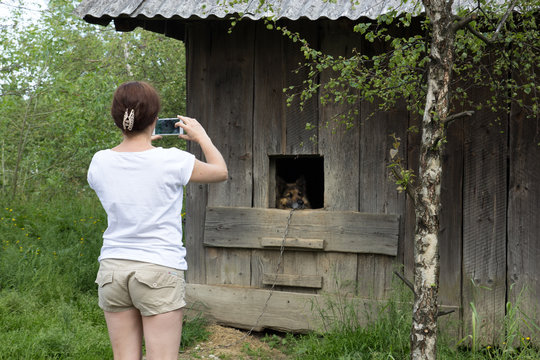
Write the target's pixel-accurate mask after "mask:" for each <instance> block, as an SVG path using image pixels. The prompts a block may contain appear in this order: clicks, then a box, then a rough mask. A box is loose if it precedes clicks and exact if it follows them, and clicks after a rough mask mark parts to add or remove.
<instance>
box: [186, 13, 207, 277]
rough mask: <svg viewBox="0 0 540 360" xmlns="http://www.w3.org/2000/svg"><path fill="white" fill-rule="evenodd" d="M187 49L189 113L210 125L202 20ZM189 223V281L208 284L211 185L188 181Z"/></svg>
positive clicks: (192, 28)
mask: <svg viewBox="0 0 540 360" xmlns="http://www.w3.org/2000/svg"><path fill="white" fill-rule="evenodd" d="M186 39H187V43H186V51H187V56H186V58H187V66H186V67H187V71H186V73H187V105H186V106H187V115H188V116H191V117H195V118H197V119H198V120H199V122H201V124H202V125H203V126H205V127H207V126H208V120H209V113H208V111H207V109H208V107H207V106H206V102H205V101H204V99H205V98H206V96H205V95H204V94H205V93H206V91H207V87H206V85H207V81H208V64H207V59H208V58H207V56H208V54H209V52H210V44H211V42H210V39H211V37H210V31H209V27H208V26H206V25H205V24H203V23H202V22H193V23H190V24H189V25H187V26H186ZM188 151H189V152H191V153H193V154H195V156H196V157H197V158H198V159H202V151H201V148H200V147H199V146H198V145H196V144H193V143H191V142H188ZM185 198H186V226H185V234H184V242H185V247H186V251H187V256H186V261H187V263H188V271H187V272H186V281H187V282H190V283H196V284H205V283H206V265H205V253H204V247H203V245H202V240H203V237H204V221H205V211H206V203H207V201H208V186H207V185H202V184H188V186H186V196H185Z"/></svg>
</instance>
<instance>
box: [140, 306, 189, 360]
mask: <svg viewBox="0 0 540 360" xmlns="http://www.w3.org/2000/svg"><path fill="white" fill-rule="evenodd" d="M183 316H184V312H183V310H182V309H178V310H174V311H170V312H167V313H164V314H159V315H153V316H143V318H142V322H143V328H144V343H145V345H146V358H147V360H176V359H178V350H179V348H180V338H181V337H182V319H183Z"/></svg>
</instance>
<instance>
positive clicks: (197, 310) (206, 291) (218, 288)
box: [185, 284, 459, 333]
mask: <svg viewBox="0 0 540 360" xmlns="http://www.w3.org/2000/svg"><path fill="white" fill-rule="evenodd" d="M328 300H329V295H328V294H325V295H317V294H305V293H293V292H287V291H271V290H262V289H255V288H250V287H241V286H232V285H202V284H186V301H187V303H188V307H186V310H185V313H186V316H187V317H190V316H195V315H197V314H202V315H203V316H204V317H205V318H207V319H208V320H209V321H211V322H216V323H219V324H225V325H227V326H233V327H237V328H240V329H252V328H253V330H255V331H262V330H263V329H265V328H266V329H275V330H280V331H288V332H295V333H306V332H309V331H323V323H322V319H321V317H320V313H323V312H324V311H327V310H328V306H332V305H331V304H329V302H328ZM344 300H346V301H347V304H354V306H356V308H357V309H360V310H359V311H358V312H357V316H358V321H359V323H360V324H361V325H366V324H367V323H368V319H371V320H373V319H375V317H376V315H377V312H378V311H379V310H380V309H381V308H382V306H384V305H385V304H386V302H385V301H384V300H380V301H379V300H371V299H362V298H357V297H354V298H353V297H346V299H345V298H343V295H342V296H341V301H344ZM239 304H241V306H239ZM402 305H403V306H407V307H410V306H411V304H402ZM440 308H441V309H443V310H450V309H453V310H459V308H458V307H451V306H441V307H440ZM458 312H459V311H458ZM450 317H451V320H452V321H454V322H455V323H457V318H456V317H455V316H453V314H452V315H450V316H449V317H448V318H450ZM445 318H446V317H445ZM325 320H328V319H325ZM327 325H328V324H327Z"/></svg>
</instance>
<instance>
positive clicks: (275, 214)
mask: <svg viewBox="0 0 540 360" xmlns="http://www.w3.org/2000/svg"><path fill="white" fill-rule="evenodd" d="M288 215H289V211H288V210H279V209H262V208H242V207H209V208H207V211H206V222H205V233H204V242H203V243H204V245H205V246H213V247H232V248H248V249H263V248H264V246H263V245H262V243H263V242H262V239H266V238H282V237H283V235H284V233H285V228H286V225H287V218H288ZM398 234H399V216H397V215H388V214H367V213H359V212H354V211H324V210H299V211H295V212H294V213H293V215H292V217H291V221H290V225H289V229H288V235H287V238H290V239H299V243H309V242H310V241H313V240H314V239H318V240H323V241H324V251H328V252H346V253H368V254H383V255H391V256H396V254H397V244H398Z"/></svg>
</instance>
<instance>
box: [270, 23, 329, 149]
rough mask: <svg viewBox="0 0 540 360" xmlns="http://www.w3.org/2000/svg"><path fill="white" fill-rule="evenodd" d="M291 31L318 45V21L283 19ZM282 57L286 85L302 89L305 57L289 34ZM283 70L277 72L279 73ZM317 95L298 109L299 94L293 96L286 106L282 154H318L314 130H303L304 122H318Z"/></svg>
mask: <svg viewBox="0 0 540 360" xmlns="http://www.w3.org/2000/svg"><path fill="white" fill-rule="evenodd" d="M283 23H284V24H285V25H286V26H287V27H288V28H289V29H291V30H292V31H295V32H298V33H300V35H301V36H302V37H304V38H305V39H306V40H307V41H308V42H309V43H310V44H315V46H316V44H317V42H318V35H317V33H318V31H317V23H316V22H313V21H305V20H298V21H294V22H291V21H284V22H283ZM283 57H284V62H285V73H284V74H283V75H284V76H285V87H289V86H296V87H297V89H296V90H295V93H299V92H301V90H302V88H303V84H302V82H303V80H305V79H307V75H308V74H307V69H306V68H305V67H303V66H302V65H303V64H304V63H305V61H306V59H305V57H304V54H303V53H302V52H301V51H300V42H293V41H292V40H291V39H289V38H288V37H283ZM281 75H282V73H279V76H281ZM318 118H319V114H318V106H317V96H315V97H313V98H311V99H310V100H307V101H306V103H305V104H304V108H303V109H300V101H299V97H298V96H296V98H295V100H293V101H292V103H291V105H290V106H286V107H285V121H286V124H285V126H286V127H285V128H284V130H285V132H284V133H283V136H284V139H283V140H282V149H281V154H287V155H297V154H318V152H319V151H318V144H317V141H313V140H312V139H311V137H313V135H316V133H314V132H313V131H310V130H306V124H307V123H311V124H312V125H314V126H317V125H318Z"/></svg>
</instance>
